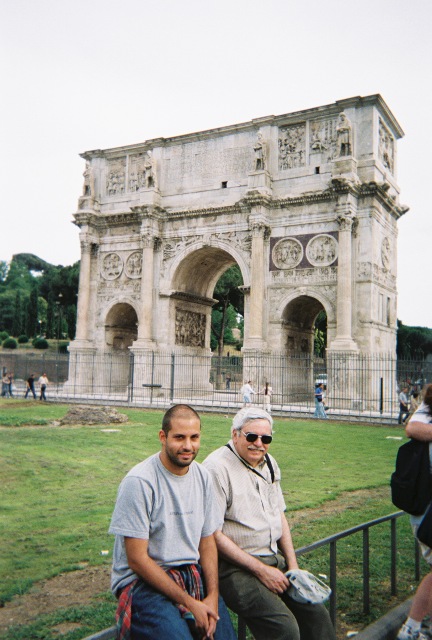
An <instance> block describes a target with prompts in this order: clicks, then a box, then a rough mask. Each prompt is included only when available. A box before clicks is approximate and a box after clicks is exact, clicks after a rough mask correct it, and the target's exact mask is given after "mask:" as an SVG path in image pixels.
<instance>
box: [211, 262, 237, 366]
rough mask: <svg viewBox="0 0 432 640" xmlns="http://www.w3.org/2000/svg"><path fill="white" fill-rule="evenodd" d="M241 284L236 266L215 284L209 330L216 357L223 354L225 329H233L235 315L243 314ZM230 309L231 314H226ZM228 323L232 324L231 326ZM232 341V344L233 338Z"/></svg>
mask: <svg viewBox="0 0 432 640" xmlns="http://www.w3.org/2000/svg"><path fill="white" fill-rule="evenodd" d="M242 284H243V278H242V275H241V271H240V269H239V267H238V266H237V265H233V266H232V267H230V268H229V269H227V271H225V273H224V274H223V275H222V276H221V277H220V278H219V280H218V281H217V283H216V287H215V290H214V292H213V297H214V298H216V300H217V302H216V303H215V305H214V306H213V310H212V323H211V330H212V334H213V342H214V341H216V343H217V349H218V355H222V353H223V348H224V343H225V331H226V329H231V328H232V327H234V326H235V325H236V323H237V315H239V314H240V315H243V313H244V296H243V292H242V291H241V290H240V289H239V287H240V286H241V285H242ZM230 307H231V308H232V310H233V313H229V312H228V309H229V308H230ZM230 323H232V324H231V326H230ZM231 338H232V333H231ZM232 341H233V342H234V339H233V338H232Z"/></svg>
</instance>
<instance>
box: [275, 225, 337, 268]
mask: <svg viewBox="0 0 432 640" xmlns="http://www.w3.org/2000/svg"><path fill="white" fill-rule="evenodd" d="M270 248H271V253H270V271H275V270H276V269H280V270H292V269H295V268H297V269H298V268H302V269H304V268H308V267H309V268H310V266H311V265H312V266H313V267H329V266H330V265H333V264H334V263H335V262H336V260H337V258H338V241H337V233H333V232H330V233H320V234H318V235H315V234H305V235H300V236H296V237H295V238H293V237H286V238H270ZM335 266H336V265H335Z"/></svg>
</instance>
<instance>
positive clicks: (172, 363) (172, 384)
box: [170, 353, 175, 402]
mask: <svg viewBox="0 0 432 640" xmlns="http://www.w3.org/2000/svg"><path fill="white" fill-rule="evenodd" d="M174 374H175V354H174V353H172V354H171V380H170V400H171V402H172V401H173V400H174Z"/></svg>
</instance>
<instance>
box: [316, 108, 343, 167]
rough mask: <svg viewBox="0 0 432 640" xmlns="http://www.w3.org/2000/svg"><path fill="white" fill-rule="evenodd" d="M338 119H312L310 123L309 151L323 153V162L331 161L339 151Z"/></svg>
mask: <svg viewBox="0 0 432 640" xmlns="http://www.w3.org/2000/svg"><path fill="white" fill-rule="evenodd" d="M336 127H337V119H336V118H329V119H326V120H312V121H311V123H310V139H309V153H310V154H317V153H320V154H321V162H323V163H326V162H331V160H333V158H335V157H336V156H337V155H338V153H337V131H336Z"/></svg>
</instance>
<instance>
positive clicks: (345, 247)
mask: <svg viewBox="0 0 432 640" xmlns="http://www.w3.org/2000/svg"><path fill="white" fill-rule="evenodd" d="M353 222H354V218H353V216H352V215H349V214H342V215H339V216H338V223H339V254H338V283H337V311H336V338H335V340H333V342H332V343H331V345H330V349H333V350H338V351H358V347H357V345H356V343H355V342H354V340H353V338H352V335H351V332H352V276H351V269H352V255H351V254H352V248H351V247H352V228H353Z"/></svg>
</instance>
